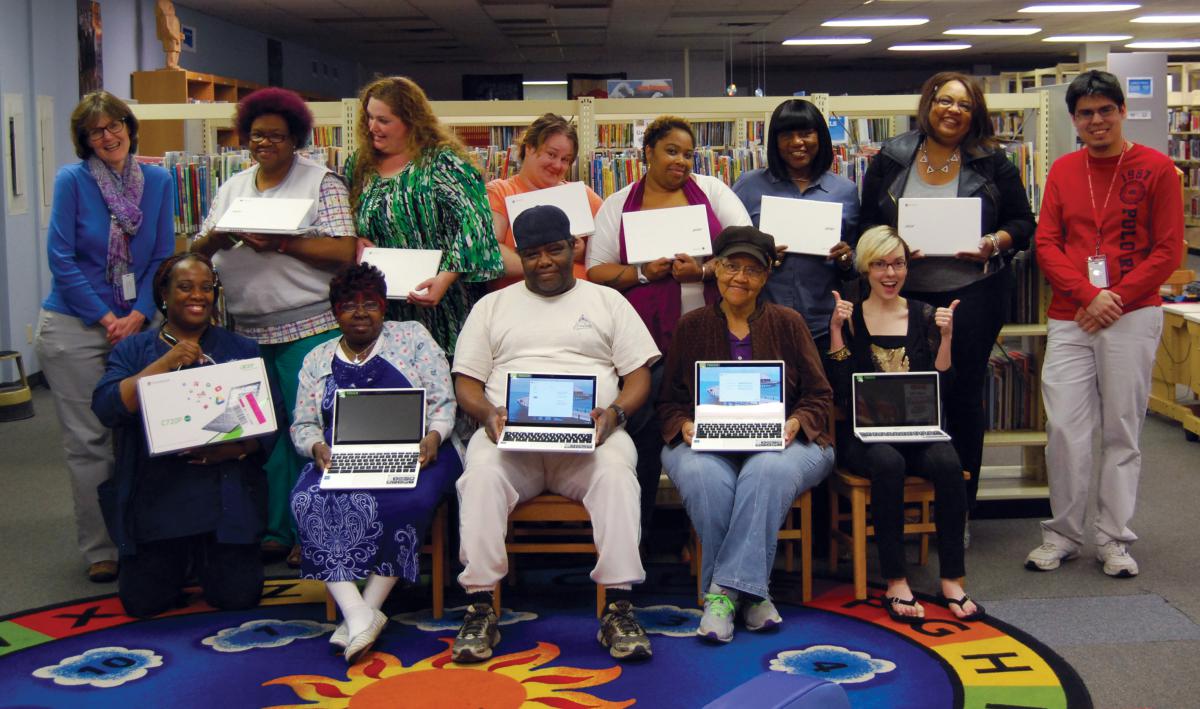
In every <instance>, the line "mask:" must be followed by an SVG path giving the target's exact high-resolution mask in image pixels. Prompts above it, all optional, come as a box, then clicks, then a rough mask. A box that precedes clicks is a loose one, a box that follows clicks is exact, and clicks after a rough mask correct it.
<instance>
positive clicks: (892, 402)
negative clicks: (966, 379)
mask: <svg viewBox="0 0 1200 709" xmlns="http://www.w3.org/2000/svg"><path fill="white" fill-rule="evenodd" d="M851 386H852V387H853V397H852V401H853V402H854V435H855V436H856V437H857V438H858V440H860V441H862V442H863V443H932V442H935V441H948V440H950V435H949V434H947V433H946V432H945V431H943V430H942V425H941V424H942V396H941V378H940V377H938V373H937V372H868V373H865V374H855V375H854V376H853V377H852V378H851Z"/></svg>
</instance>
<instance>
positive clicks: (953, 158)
mask: <svg viewBox="0 0 1200 709" xmlns="http://www.w3.org/2000/svg"><path fill="white" fill-rule="evenodd" d="M920 161H921V163H922V164H924V165H925V174H927V175H931V174H933V173H934V172H944V173H946V174H950V164H951V163H956V162H958V148H955V149H954V152H953V153H950V159H949V160H947V161H946V164H945V165H942V166H941V167H939V168H937V169H934V167H933V163H931V162H929V151H928V150H926V149H925V141H921V157H920Z"/></svg>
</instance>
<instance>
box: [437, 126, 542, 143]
mask: <svg viewBox="0 0 1200 709" xmlns="http://www.w3.org/2000/svg"><path fill="white" fill-rule="evenodd" d="M453 128H454V133H455V135H457V136H458V139H459V140H461V141H462V142H463V143H464V144H465V145H467V146H468V147H472V148H487V147H489V146H493V145H500V146H504V147H508V146H510V145H514V144H516V143H519V142H520V141H521V136H522V135H524V134H525V128H526V126H454V127H453Z"/></svg>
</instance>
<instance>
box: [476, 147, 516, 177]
mask: <svg viewBox="0 0 1200 709" xmlns="http://www.w3.org/2000/svg"><path fill="white" fill-rule="evenodd" d="M467 152H468V153H469V154H470V155H471V158H472V159H473V160H474V162H475V167H478V168H479V172H480V173H482V174H483V180H484V182H489V181H491V180H496V179H500V180H506V179H508V178H510V177H512V176H513V175H515V174H517V172H518V171H519V170H520V169H521V155H520V148H518V147H517V146H516V145H509V146H508V147H506V148H502V147H500V146H498V145H489V146H486V147H468V148H467Z"/></svg>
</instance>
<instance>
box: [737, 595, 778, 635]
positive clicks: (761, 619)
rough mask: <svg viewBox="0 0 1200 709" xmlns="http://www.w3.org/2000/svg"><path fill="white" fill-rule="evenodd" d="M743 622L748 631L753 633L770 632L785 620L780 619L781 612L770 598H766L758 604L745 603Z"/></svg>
mask: <svg viewBox="0 0 1200 709" xmlns="http://www.w3.org/2000/svg"><path fill="white" fill-rule="evenodd" d="M742 620H743V621H744V622H745V623H746V630H749V631H750V632H752V633H756V632H758V631H760V630H770V629H771V628H774V627H777V626H778V625H779V624H781V623H783V618H781V617H779V611H778V610H776V608H775V604H774V603H771V599H770V598H764V599H762V600H761V601H759V602H757V603H748V602H744V601H743V602H742Z"/></svg>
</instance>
